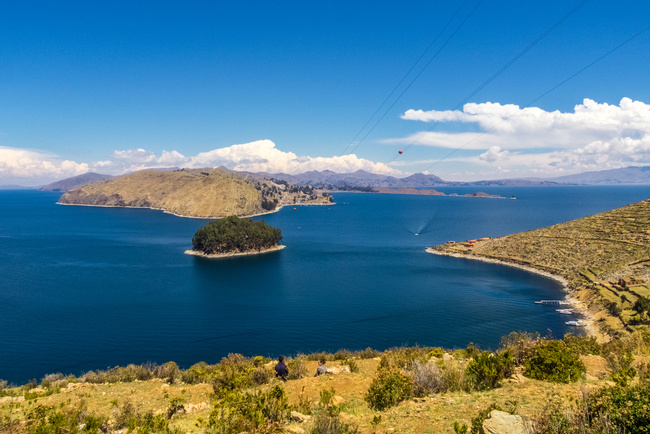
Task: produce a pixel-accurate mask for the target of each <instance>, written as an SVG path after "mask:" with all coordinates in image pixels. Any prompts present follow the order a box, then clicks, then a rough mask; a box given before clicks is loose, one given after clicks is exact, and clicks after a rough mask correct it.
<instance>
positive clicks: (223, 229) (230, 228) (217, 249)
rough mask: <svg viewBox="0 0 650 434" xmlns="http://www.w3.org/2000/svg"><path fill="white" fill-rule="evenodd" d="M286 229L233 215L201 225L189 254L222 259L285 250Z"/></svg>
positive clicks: (188, 251)
mask: <svg viewBox="0 0 650 434" xmlns="http://www.w3.org/2000/svg"><path fill="white" fill-rule="evenodd" d="M281 240H282V232H281V231H280V229H278V228H274V227H272V226H269V225H267V224H266V222H264V221H259V222H254V221H253V220H251V219H249V218H239V217H237V216H234V215H233V216H229V217H226V218H223V219H220V220H215V221H212V222H210V223H208V224H207V225H205V226H203V227H202V228H200V229H199V230H198V231H196V233H195V234H194V238H192V250H187V251H185V253H186V254H189V255H197V256H205V257H209V258H218V257H224V256H237V255H251V254H258V253H266V252H272V251H275V250H280V249H283V248H284V246H283V245H281V244H280V241H281Z"/></svg>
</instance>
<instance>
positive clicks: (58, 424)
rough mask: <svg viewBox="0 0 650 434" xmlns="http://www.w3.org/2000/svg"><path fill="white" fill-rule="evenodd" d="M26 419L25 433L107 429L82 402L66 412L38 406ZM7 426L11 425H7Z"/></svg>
mask: <svg viewBox="0 0 650 434" xmlns="http://www.w3.org/2000/svg"><path fill="white" fill-rule="evenodd" d="M26 419H27V420H26V427H27V432H29V433H37V434H50V433H52V434H58V433H69V432H70V433H72V432H83V433H86V434H96V433H99V432H100V430H101V431H104V432H106V431H107V429H108V427H107V425H106V420H105V419H103V418H100V417H96V416H93V415H90V414H88V412H87V410H86V407H85V403H84V402H82V403H80V405H79V406H78V407H75V408H71V409H67V410H64V409H60V410H56V409H55V408H54V407H50V406H43V405H38V406H36V407H35V408H34V409H33V410H32V411H30V412H29V413H28V414H27V415H26ZM8 422H10V421H8ZM8 425H13V424H11V423H8ZM82 425H83V428H82V429H80V428H79V426H82ZM0 427H2V425H0ZM16 432H19V431H16Z"/></svg>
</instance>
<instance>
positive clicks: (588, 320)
mask: <svg viewBox="0 0 650 434" xmlns="http://www.w3.org/2000/svg"><path fill="white" fill-rule="evenodd" d="M426 251H427V253H432V254H434V255H440V256H453V257H454V258H462V259H471V260H475V261H482V262H491V263H493V264H500V265H505V266H508V267H514V268H519V269H521V270H525V271H528V272H530V273H535V274H539V275H542V276H545V277H549V278H551V279H554V280H556V281H558V282H560V284H561V285H562V290H563V291H564V292H565V300H566V301H567V302H569V303H571V308H572V309H573V310H575V311H577V312H578V313H579V314H580V315H581V316H582V317H583V318H582V321H584V322H585V324H586V325H585V326H584V327H581V328H584V329H585V332H586V333H587V335H589V336H597V337H599V338H602V336H601V335H600V333H599V332H598V330H597V329H596V327H595V326H594V317H593V315H592V314H591V312H589V311H588V310H587V308H586V307H585V306H584V304H583V303H582V302H581V301H580V300H578V299H576V298H574V297H572V295H571V291H570V290H569V283H568V282H567V280H566V279H565V278H563V277H562V276H558V275H556V274H552V273H549V272H547V271H542V270H538V269H536V268H533V267H527V266H525V265H521V264H514V263H512V262H506V261H500V260H498V259H492V258H484V257H481V256H476V255H461V254H456V253H446V252H440V251H438V250H433V249H432V248H428V249H426Z"/></svg>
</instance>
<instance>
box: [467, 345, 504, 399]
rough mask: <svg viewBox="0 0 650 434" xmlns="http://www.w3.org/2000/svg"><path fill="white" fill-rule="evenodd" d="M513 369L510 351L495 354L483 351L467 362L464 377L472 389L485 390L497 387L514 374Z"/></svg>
mask: <svg viewBox="0 0 650 434" xmlns="http://www.w3.org/2000/svg"><path fill="white" fill-rule="evenodd" d="M514 369H515V361H514V358H513V356H512V350H510V349H507V350H505V351H502V352H500V353H496V354H493V353H491V352H489V351H483V352H482V353H481V354H479V355H478V356H476V357H474V358H473V359H472V360H470V361H469V363H468V364H467V368H466V375H467V378H468V380H469V382H470V384H471V385H472V387H473V388H474V389H476V390H487V389H494V388H495V387H498V386H499V383H500V382H501V380H503V379H504V378H506V377H510V376H511V375H512V374H513V373H514Z"/></svg>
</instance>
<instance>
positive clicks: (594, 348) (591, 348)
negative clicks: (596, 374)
mask: <svg viewBox="0 0 650 434" xmlns="http://www.w3.org/2000/svg"><path fill="white" fill-rule="evenodd" d="M564 343H565V344H566V346H567V348H569V350H571V351H572V352H573V353H575V354H583V355H586V354H593V355H595V356H600V355H601V354H602V353H603V347H602V345H600V344H599V343H598V341H596V337H595V336H576V335H574V334H573V333H567V334H565V335H564Z"/></svg>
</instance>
